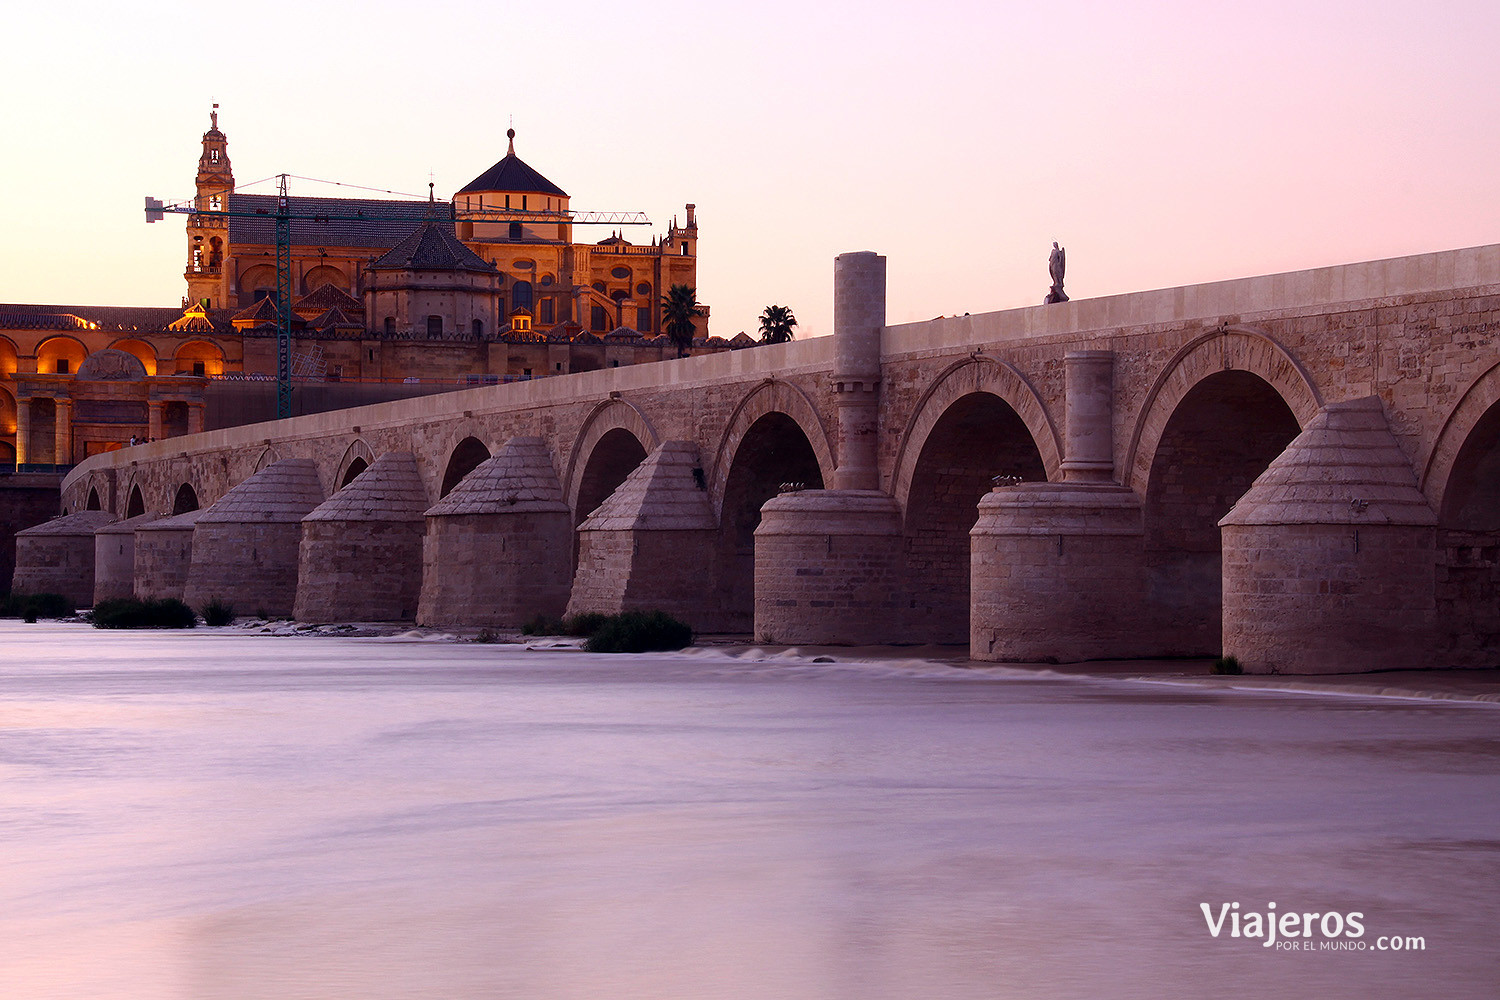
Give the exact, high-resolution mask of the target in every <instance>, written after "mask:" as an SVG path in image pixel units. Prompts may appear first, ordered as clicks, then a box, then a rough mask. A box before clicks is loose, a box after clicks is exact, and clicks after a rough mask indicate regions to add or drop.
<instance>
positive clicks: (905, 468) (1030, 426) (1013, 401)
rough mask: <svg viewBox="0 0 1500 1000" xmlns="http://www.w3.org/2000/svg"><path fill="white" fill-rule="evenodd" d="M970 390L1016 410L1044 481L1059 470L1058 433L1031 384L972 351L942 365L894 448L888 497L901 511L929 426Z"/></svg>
mask: <svg viewBox="0 0 1500 1000" xmlns="http://www.w3.org/2000/svg"><path fill="white" fill-rule="evenodd" d="M974 393H982V394H984V395H988V396H995V397H997V398H999V399H1000V400H1001V401H1003V402H1004V403H1005V404H1006V405H1007V406H1009V407H1010V409H1011V410H1013V411H1015V414H1016V416H1018V417H1020V419H1021V422H1022V423H1023V424H1025V427H1026V431H1027V433H1028V434H1030V436H1031V440H1032V443H1033V444H1034V445H1035V446H1036V450H1037V453H1038V454H1039V455H1040V456H1041V461H1042V466H1043V468H1044V470H1045V471H1046V477H1047V479H1049V480H1051V479H1056V478H1058V476H1059V475H1060V474H1061V471H1062V437H1061V435H1060V434H1059V433H1058V431H1057V426H1056V424H1054V423H1053V420H1052V415H1051V414H1050V413H1048V411H1047V404H1046V403H1045V402H1043V401H1042V397H1041V394H1040V393H1038V392H1037V391H1036V387H1035V386H1033V385H1032V384H1031V382H1030V380H1029V379H1027V378H1026V376H1025V375H1023V374H1022V373H1021V371H1020V369H1018V368H1016V367H1015V366H1014V365H1012V364H1010V363H1009V362H1008V361H1001V360H1000V359H998V358H992V357H990V356H989V355H987V354H974V355H971V356H970V357H967V358H965V359H964V360H962V361H956V362H954V363H953V364H951V365H949V366H948V367H947V368H945V369H944V370H943V371H942V372H941V373H940V374H939V375H938V377H937V378H936V379H935V380H933V383H932V385H930V386H928V387H927V391H926V392H924V393H923V394H922V396H921V398H920V399H918V400H917V405H916V406H915V407H914V408H913V410H912V415H911V417H910V418H909V419H908V421H907V425H906V429H905V431H904V432H903V433H902V435H901V444H900V445H899V446H898V448H897V451H896V461H895V464H894V466H893V474H892V482H891V495H892V496H894V497H895V498H896V502H897V503H898V504H900V505H901V509H902V511H906V510H907V509H908V507H909V501H910V498H911V487H912V477H913V474H914V473H915V472H916V468H917V462H918V460H919V459H920V458H921V455H922V450H923V448H924V447H926V445H927V439H928V438H929V437H930V436H931V435H932V431H933V428H935V427H936V426H937V424H938V421H940V420H942V419H943V416H944V414H946V413H947V412H948V411H949V409H950V408H951V407H952V406H953V405H954V404H955V403H957V402H958V401H959V400H960V399H962V398H963V397H965V396H968V395H972V394H974Z"/></svg>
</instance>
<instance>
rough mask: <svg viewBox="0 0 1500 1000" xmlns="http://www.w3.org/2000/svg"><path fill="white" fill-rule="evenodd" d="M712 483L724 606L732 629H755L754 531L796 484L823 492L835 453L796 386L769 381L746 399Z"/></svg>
mask: <svg viewBox="0 0 1500 1000" xmlns="http://www.w3.org/2000/svg"><path fill="white" fill-rule="evenodd" d="M712 476H713V477H712V480H711V481H710V482H709V484H708V487H709V497H710V502H711V503H712V504H713V505H714V512H715V515H716V516H717V517H718V521H719V531H718V537H717V541H716V547H717V552H716V556H715V558H716V562H717V567H716V569H717V573H716V586H717V589H718V602H719V605H720V609H721V611H722V612H723V613H724V615H725V619H724V620H725V621H726V623H727V626H726V627H728V628H730V629H731V630H733V631H737V632H748V631H750V629H751V626H752V622H753V618H754V612H755V529H756V528H758V527H759V526H760V509H761V507H762V506H763V505H764V504H765V502H766V501H767V500H770V499H771V498H772V497H774V496H776V495H777V494H779V493H780V492H781V486H782V484H783V483H789V482H796V483H801V484H803V486H804V487H806V488H808V489H822V488H823V486H824V484H825V483H826V482H827V481H828V480H829V479H830V478H831V477H832V476H833V449H832V448H831V447H830V446H829V442H828V435H827V432H826V430H825V428H824V426H823V422H822V420H821V419H820V418H819V416H818V412H817V409H816V408H815V407H814V406H813V405H812V401H811V400H809V399H808V398H807V397H806V396H805V395H803V394H802V393H801V392H800V391H799V390H798V389H797V388H796V387H795V386H792V385H789V384H787V383H785V382H777V381H773V380H767V381H765V382H762V383H761V384H760V385H759V386H757V387H756V388H754V389H752V390H751V391H750V392H749V393H748V394H746V396H745V398H744V399H742V400H741V401H740V405H739V406H738V407H736V409H735V412H734V414H733V415H732V416H731V417H730V420H729V423H728V426H727V427H726V428H725V431H724V434H723V436H722V437H721V438H720V441H719V449H718V454H717V455H716V456H715V458H714V466H713V474H712Z"/></svg>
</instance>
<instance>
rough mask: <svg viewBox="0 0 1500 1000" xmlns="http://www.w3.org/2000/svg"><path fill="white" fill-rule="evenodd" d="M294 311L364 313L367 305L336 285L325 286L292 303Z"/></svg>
mask: <svg viewBox="0 0 1500 1000" xmlns="http://www.w3.org/2000/svg"><path fill="white" fill-rule="evenodd" d="M292 308H293V309H309V310H312V309H316V310H317V311H319V312H322V311H323V310H325V309H342V310H343V311H344V312H355V311H358V312H363V311H364V308H365V304H364V303H363V302H361V301H360V300H359V299H356V298H355V297H354V296H352V295H350V294H349V293H348V292H346V291H344V290H343V289H342V288H339V287H338V286H336V285H331V284H325V285H323V286H322V287H320V288H318V289H315V290H314V291H313V292H312V293H311V294H308V295H304V296H302V298H300V299H298V300H297V301H296V302H293V303H292Z"/></svg>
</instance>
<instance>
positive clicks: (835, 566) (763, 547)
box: [755, 490, 909, 645]
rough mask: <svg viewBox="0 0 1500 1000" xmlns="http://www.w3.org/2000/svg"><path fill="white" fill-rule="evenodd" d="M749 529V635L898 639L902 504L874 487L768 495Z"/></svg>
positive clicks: (874, 641) (903, 583)
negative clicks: (752, 583)
mask: <svg viewBox="0 0 1500 1000" xmlns="http://www.w3.org/2000/svg"><path fill="white" fill-rule="evenodd" d="M760 510H761V519H760V526H759V527H757V528H756V529H755V637H756V639H758V640H759V641H761V642H772V643H787V644H805V645H851V644H853V645H881V644H888V643H895V642H902V641H905V640H906V638H907V635H906V633H905V631H904V627H903V626H904V615H903V608H904V601H903V598H904V596H905V594H906V590H907V587H908V586H909V583H908V581H907V579H906V574H905V569H906V562H905V558H904V554H903V552H902V539H901V508H900V506H899V505H898V504H897V503H896V501H895V500H893V499H891V498H890V497H888V496H886V495H885V494H884V493H882V492H880V491H879V490H806V491H803V492H799V493H783V494H781V495H780V496H778V497H772V498H771V499H770V500H768V501H766V503H765V506H763V507H761V509H760Z"/></svg>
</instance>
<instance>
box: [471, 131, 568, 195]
mask: <svg viewBox="0 0 1500 1000" xmlns="http://www.w3.org/2000/svg"><path fill="white" fill-rule="evenodd" d="M505 134H506V136H507V137H508V138H509V139H510V151H509V152H508V153H506V154H505V158H504V159H503V160H501V161H500V162H499V163H497V164H495V165H494V166H493V167H490V169H488V170H486V171H485V172H484V173H482V174H480V175H479V176H478V177H476V178H474V179H473V180H472V181H470V182H469V183H467V184H465V185H464V186H463V187H461V188H459V189H458V193H459V194H464V193H466V192H469V191H515V192H525V193H527V194H552V195H558V196H560V197H563V198H566V197H568V192H566V191H564V190H563V189H562V188H560V187H558V186H557V185H556V184H553V183H552V182H551V181H549V180H548V179H547V178H545V177H543V176H542V175H541V174H539V173H537V172H536V171H535V170H533V169H532V168H531V167H530V166H528V165H527V164H526V163H525V161H523V160H522V159H521V158H520V157H519V156H517V155H516V130H515V129H510V130H509V131H507V132H506V133H505Z"/></svg>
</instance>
